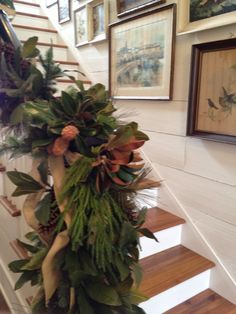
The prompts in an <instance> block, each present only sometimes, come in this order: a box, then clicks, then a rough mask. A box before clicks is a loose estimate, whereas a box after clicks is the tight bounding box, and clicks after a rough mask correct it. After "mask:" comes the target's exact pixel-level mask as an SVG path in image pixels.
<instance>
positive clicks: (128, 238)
mask: <svg viewBox="0 0 236 314" xmlns="http://www.w3.org/2000/svg"><path fill="white" fill-rule="evenodd" d="M119 242H120V243H119V244H120V246H121V247H122V248H123V247H125V246H127V245H128V244H133V243H137V242H138V239H137V232H136V230H135V229H134V227H133V226H132V225H131V224H130V223H129V222H124V223H123V225H122V229H121V233H120V241H119Z"/></svg>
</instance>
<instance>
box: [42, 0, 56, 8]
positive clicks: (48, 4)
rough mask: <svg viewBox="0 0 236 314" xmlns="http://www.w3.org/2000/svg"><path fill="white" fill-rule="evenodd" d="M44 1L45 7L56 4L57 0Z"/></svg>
mask: <svg viewBox="0 0 236 314" xmlns="http://www.w3.org/2000/svg"><path fill="white" fill-rule="evenodd" d="M45 3H46V7H47V8H49V7H50V6H52V5H53V4H56V3H57V0H46V1H45Z"/></svg>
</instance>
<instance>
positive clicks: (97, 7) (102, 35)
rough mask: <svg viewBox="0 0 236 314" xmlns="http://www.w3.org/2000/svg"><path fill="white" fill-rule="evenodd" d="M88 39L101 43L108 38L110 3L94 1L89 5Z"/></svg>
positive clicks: (103, 0) (101, 0)
mask: <svg viewBox="0 0 236 314" xmlns="http://www.w3.org/2000/svg"><path fill="white" fill-rule="evenodd" d="M87 10H88V37H89V40H90V41H100V40H104V39H106V37H107V28H108V1H107V0H93V1H92V2H89V3H88V4H87Z"/></svg>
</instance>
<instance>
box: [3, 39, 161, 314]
mask: <svg viewBox="0 0 236 314" xmlns="http://www.w3.org/2000/svg"><path fill="white" fill-rule="evenodd" d="M36 44H37V38H31V39H29V40H28V41H27V42H26V43H25V45H24V46H23V47H22V48H21V49H18V50H17V51H14V49H12V48H9V47H7V48H4V49H3V48H1V51H2V53H1V59H2V62H1V64H4V65H5V70H4V72H1V73H4V75H3V76H2V75H1V79H3V80H5V82H7V83H6V84H5V86H3V88H1V89H0V93H1V95H2V97H3V98H4V103H3V106H2V122H4V123H5V124H6V125H8V126H10V127H8V129H9V130H10V131H9V132H8V135H7V137H6V140H5V142H4V143H2V145H1V151H2V152H6V151H10V152H11V153H12V156H17V157H18V156H21V155H25V154H29V155H31V156H32V157H33V165H32V170H31V171H30V173H29V174H26V173H22V172H20V171H17V170H15V171H9V172H8V173H7V175H8V177H9V179H10V180H11V181H12V182H13V183H14V184H15V185H16V189H15V191H14V192H13V196H20V195H26V200H25V203H24V206H23V208H22V212H23V214H24V217H25V219H26V222H27V223H28V225H29V226H30V227H31V228H32V229H33V231H32V232H30V233H28V234H27V235H26V238H27V240H28V241H27V242H22V241H19V240H18V243H19V245H21V246H22V247H24V248H25V249H26V250H27V251H28V254H29V257H28V258H27V259H23V260H17V261H14V262H12V263H11V264H10V265H9V267H10V270H11V271H13V272H15V273H19V274H20V277H19V279H18V281H17V283H16V286H15V288H16V289H19V288H21V287H22V286H23V285H24V284H25V283H26V282H30V283H31V285H37V286H39V290H38V293H37V294H36V295H35V296H34V298H33V302H32V313H50V314H53V313H60V314H63V313H70V314H73V313H74V314H75V313H78V314H106V313H107V314H109V313H110V314H119V313H127V314H135V313H137V314H138V313H144V311H143V310H142V309H141V308H140V307H139V306H138V304H139V303H140V302H142V301H144V300H146V297H144V296H142V295H141V294H140V293H139V292H138V290H137V289H138V286H139V283H140V280H141V276H140V274H141V270H140V266H139V263H138V262H139V236H140V235H145V236H148V237H150V238H153V239H155V237H154V236H153V234H152V233H151V232H150V231H149V230H148V229H146V228H143V227H142V225H143V223H144V221H145V215H146V211H147V210H146V209H145V208H142V209H140V208H139V206H138V204H137V202H136V201H135V198H136V195H137V192H138V191H139V190H141V189H146V188H150V187H156V186H158V183H157V182H153V181H150V180H147V179H145V175H146V172H147V171H146V170H145V167H144V163H143V161H142V158H141V156H140V154H139V153H138V152H137V149H138V148H140V147H141V146H142V145H143V144H144V143H145V141H147V140H148V137H147V136H146V135H145V134H144V133H143V132H141V131H140V130H139V129H138V125H137V123H135V122H131V123H128V124H126V125H124V124H120V123H119V121H118V119H116V118H115V117H114V116H113V113H114V111H115V108H114V107H113V104H112V102H111V100H110V99H109V97H108V95H107V92H106V91H105V88H104V86H103V85H101V84H96V85H94V86H92V87H90V88H89V89H88V90H85V89H84V87H83V84H82V82H81V81H76V80H74V82H75V87H70V88H69V89H68V90H67V91H65V92H62V93H61V96H60V97H54V93H55V91H56V89H55V79H56V78H57V77H60V76H62V75H65V72H63V71H61V69H60V68H59V66H58V65H57V64H55V63H54V62H53V53H52V49H51V48H50V49H49V51H48V52H47V54H46V57H45V58H43V57H42V56H41V55H40V53H39V51H38V50H37V49H36ZM3 46H4V45H3V43H2V46H1V47H3ZM9 55H10V56H9ZM35 57H37V58H38V60H39V62H40V63H41V68H42V69H43V71H42V72H41V71H40V70H39V69H38V68H37V67H36V65H35V62H34V58H35ZM16 133H17V136H16ZM29 242H31V244H29Z"/></svg>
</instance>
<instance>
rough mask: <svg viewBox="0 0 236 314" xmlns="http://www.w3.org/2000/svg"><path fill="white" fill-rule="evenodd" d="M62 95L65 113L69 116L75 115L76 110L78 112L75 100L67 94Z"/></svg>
mask: <svg viewBox="0 0 236 314" xmlns="http://www.w3.org/2000/svg"><path fill="white" fill-rule="evenodd" d="M61 95H62V103H61V105H62V106H63V109H64V112H65V113H66V114H67V115H69V116H71V115H72V116H73V115H75V114H76V110H77V105H76V103H75V101H74V99H73V98H72V97H71V96H70V95H69V94H67V93H66V92H62V93H61Z"/></svg>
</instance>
